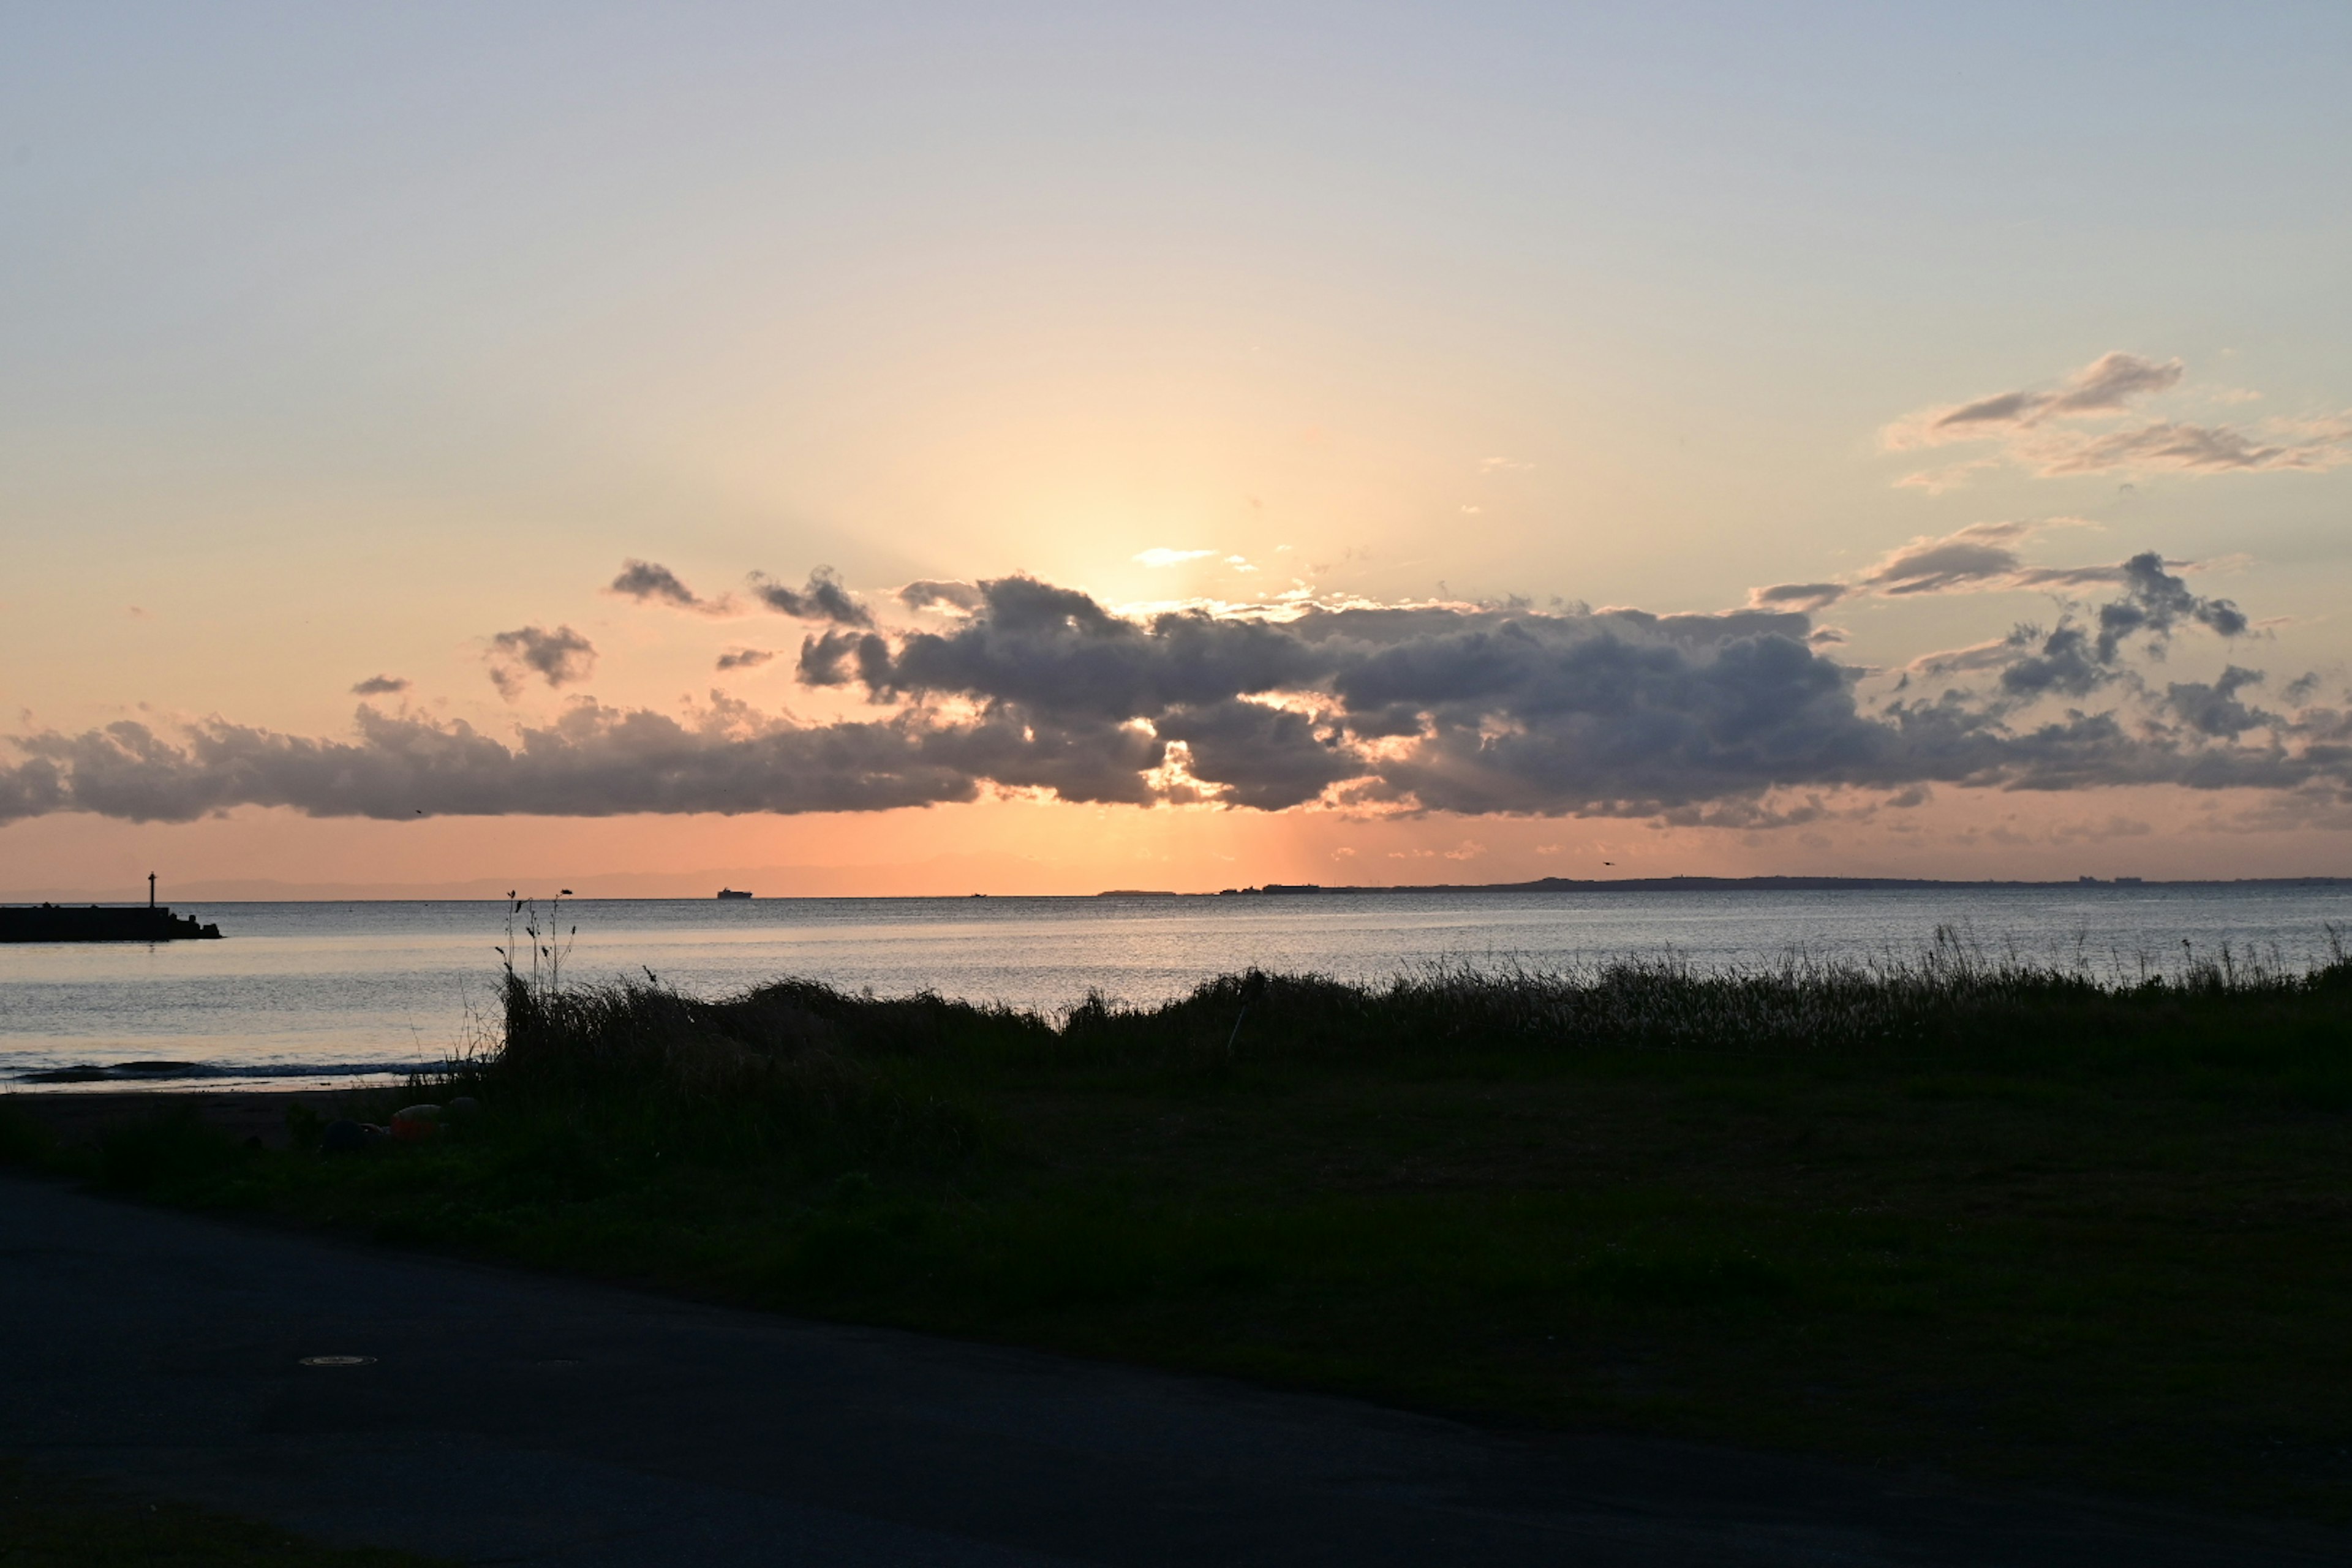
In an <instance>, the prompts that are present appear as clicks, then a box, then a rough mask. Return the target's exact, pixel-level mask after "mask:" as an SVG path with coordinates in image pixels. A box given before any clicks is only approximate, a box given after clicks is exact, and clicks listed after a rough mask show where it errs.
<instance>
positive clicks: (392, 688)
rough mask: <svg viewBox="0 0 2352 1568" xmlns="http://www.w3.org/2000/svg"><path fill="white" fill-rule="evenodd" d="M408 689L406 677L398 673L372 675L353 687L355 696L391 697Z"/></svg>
mask: <svg viewBox="0 0 2352 1568" xmlns="http://www.w3.org/2000/svg"><path fill="white" fill-rule="evenodd" d="M407 689H408V681H407V679H406V678H404V677H402V676H397V675H371V676H369V677H368V678H367V679H365V680H362V681H361V682H360V683H359V684H358V685H356V686H354V687H352V696H354V697H390V696H391V695H393V694H394V692H397V691H405V690H407Z"/></svg>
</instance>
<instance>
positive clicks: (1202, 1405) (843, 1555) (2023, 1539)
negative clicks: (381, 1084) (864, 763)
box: [0, 1179, 2352, 1568]
mask: <svg viewBox="0 0 2352 1568" xmlns="http://www.w3.org/2000/svg"><path fill="white" fill-rule="evenodd" d="M320 1356H341V1357H366V1358H369V1359H368V1360H366V1361H365V1362H363V1363H359V1364H352V1365H336V1366H316V1365H306V1364H304V1362H305V1358H310V1357H320ZM0 1451H10V1452H15V1453H16V1454H20V1455H23V1456H26V1458H29V1459H30V1460H31V1461H32V1462H33V1464H34V1465H35V1466H36V1467H38V1468H47V1469H49V1470H52V1471H55V1472H59V1473H70V1474H75V1475H79V1476H83V1477H89V1478H92V1479H100V1480H107V1481H111V1482H115V1483H118V1484H121V1485H126V1486H128V1487H131V1488H132V1489H137V1490H141V1491H143V1492H146V1493H149V1494H152V1495H161V1496H168V1497H173V1498H179V1499H183V1500H189V1501H194V1502H201V1503H205V1504H207V1505H210V1506H212V1507H215V1508H219V1509H224V1510H229V1511H232V1512H236V1513H239V1514H244V1515H247V1516H248V1517H253V1518H260V1519H268V1520H271V1521H277V1522H278V1523H280V1524H282V1525H285V1526H288V1527H290V1528H292V1529H295V1530H299V1531H304V1532H307V1533H310V1534H311V1535H314V1536H317V1537H319V1538H321V1539H324V1540H327V1541H331V1542H343V1543H352V1544H357V1543H365V1544H372V1545H379V1546H394V1547H403V1548H406V1549H408V1550H411V1551H415V1552H424V1553H426V1554H428V1555H433V1556H439V1557H446V1558H450V1559H454V1560H457V1561H463V1562H468V1563H544V1564H551V1565H553V1564H561V1565H563V1568H588V1565H591V1564H593V1565H598V1568H603V1565H606V1564H637V1563H664V1564H667V1563H689V1564H711V1565H714V1568H723V1565H731V1564H737V1563H745V1564H750V1563H759V1564H803V1563H805V1564H828V1565H833V1564H843V1565H847V1564H856V1565H859V1568H864V1565H866V1564H873V1565H877V1568H879V1565H883V1564H889V1565H893V1568H901V1565H926V1568H928V1565H934V1564H936V1565H939V1568H948V1565H955V1568H965V1565H971V1568H982V1565H986V1568H1014V1565H1016V1564H1020V1565H1041V1568H1042V1565H1044V1564H1049V1563H1060V1564H1070V1563H1118V1564H1154V1565H1156V1564H1186V1565H1192V1564H1258V1563H1265V1564H1275V1563H1280V1564H1307V1563H1314V1564H1333V1565H1339V1564H1347V1565H1349V1568H1361V1565H1381V1564H1447V1563H1463V1564H1470V1563H1475V1564H1480V1565H1482V1568H1511V1565H1515V1564H1522V1563H1579V1564H1583V1563H1591V1564H1611V1565H1615V1564H1641V1565H1643V1568H1661V1565H1665V1564H1675V1565H1682V1564H1706V1565H1708V1568H1744V1565H1750V1564H1753V1565H1764V1564H1772V1565H1783V1564H1808V1565H1819V1564H1880V1563H1969V1564H2041V1563H2050V1564H2058V1563H2064V1564H2083V1563H2129V1564H2133V1565H2135V1568H2169V1565H2173V1564H2190V1563H2197V1564H2205V1563H2212V1564H2222V1563H2227V1564H2231V1565H2233V1568H2252V1565H2260V1564H2270V1563H2278V1564H2285V1563H2297V1564H2302V1563H2345V1562H2352V1535H2347V1534H2342V1533H2336V1532H2330V1531H2320V1530H2317V1529H2315V1528H2310V1527H2302V1526H2294V1525H2284V1524H2283V1525H2276V1526H2271V1525H2263V1524H2258V1523H2252V1522H2232V1521H2217V1520H2212V1519H2208V1518H2204V1517H2201V1516H2193V1515H2187V1514H2178V1513H2171V1512H2166V1511H2163V1510H2152V1509H2147V1508H2144V1507H2139V1506H2128V1505H2121V1504H2116V1505H2104V1504H2100V1503H2097V1502H2094V1501H2088V1500H2056V1499H2052V1498H2047V1497H2022V1496H2006V1495H1994V1494H1989V1493H1985V1492H1981V1491H1975V1490H1971V1489H1964V1488H1961V1487H1958V1486H1956V1485H1953V1484H1950V1483H1948V1482H1946V1481H1940V1480H1938V1479H1935V1478H1932V1477H1924V1476H1918V1475H1896V1474H1891V1473H1881V1472H1873V1471H1865V1470H1859V1469H1850V1468H1842V1467H1837V1466H1832V1465H1826V1464H1820V1463H1814V1462H1811V1461H1804V1460H1795V1459H1787V1458H1772V1457H1766V1456H1759V1455H1753V1454H1746V1453H1740V1452H1737V1451H1732V1450H1727V1449H1720V1448H1711V1447H1701V1446H1696V1445H1687V1444H1675V1443H1664V1442H1651V1441H1646V1440H1641V1439H1633V1438H1626V1437H1622V1436H1565V1437H1559V1436H1540V1437H1534V1436H1512V1435H1508V1434H1498V1433H1494V1432H1489V1431H1483V1430H1479V1429H1476V1428H1473V1427H1469V1426H1461V1425H1458V1424H1455V1423H1452V1422H1448V1421H1443V1420H1437V1419H1433V1418H1430V1417H1426V1416H1421V1415H1408V1414H1402V1413H1399V1412H1395V1411H1390V1410H1383V1409H1380V1408H1377V1407H1374V1406H1370V1405H1360V1404H1356V1403H1352V1402H1349V1401H1346V1400H1339V1399H1325V1398H1317V1397H1311V1396H1304V1395H1295V1394H1276V1393H1269V1392H1266V1391H1264V1390H1259V1389H1253V1388H1250V1387H1246V1386H1244V1385H1240V1384H1232V1383H1226V1382H1222V1381H1217V1380H1212V1379H1203V1378H1189V1377H1176V1376H1169V1375H1163V1374H1160V1373H1148V1372H1140V1371H1137V1370H1134V1369H1130V1368H1125V1367H1118V1366H1108V1365H1101V1364H1097V1363H1087V1362H1079V1361H1072V1360H1067V1359H1064V1358H1060V1357H1055V1356H1048V1355H1040V1354H1033V1353H1029V1352H1021V1351H1013V1350H1004V1349H998V1348H992V1347H988V1346H980V1345H971V1344H964V1343H960V1342H951V1341H946V1340H938V1339H930V1338H926V1337H923V1336H920V1335H915V1334H905V1333H895V1332H889V1331H877V1330H868V1329H856V1328H844V1327H837V1326H833V1325H827V1324H815V1323H808V1322H802V1321H794V1320H792V1319H787V1318H781V1317H775V1316H771V1315H766V1314H761V1313H754V1312H744V1311H735V1310H725V1309H720V1308H715V1307H709V1306H704V1305H698V1304H696V1303H692V1302H685V1301H677V1300H668V1299H666V1298H660V1297H655V1296H648V1295H641V1294H637V1293H634V1292H631V1291H627V1290H622V1289H607V1288H604V1287H599V1286H594V1285H589V1284H583V1283H580V1282H577V1281H573V1280H569V1279H558V1278H550V1277H546V1276H541V1275H534V1274H529V1273H522V1272H516V1271H509V1270H503V1269H495V1268H480V1267H474V1266H471V1265H467V1264H461V1263H453V1262H449V1261H446V1260H440V1259H436V1258H424V1257H418V1256H415V1255H413V1254H407V1253H402V1252H395V1251H388V1250H381V1249H373V1248H368V1247H359V1246H354V1245H343V1244H339V1243H333V1242H327V1241H321V1240H320V1239H318V1238H315V1237H308V1236H303V1235H298V1234H292V1233H288V1232H284V1231H280V1230H276V1229H271V1228H266V1227H262V1226H251V1225H242V1224H234V1223H227V1222H223V1221H217V1220H213V1219H207V1218H203V1217H197V1216H191V1215H181V1214H176V1213H171V1212H168V1211H163V1210H157V1209H152V1208H147V1207H142V1206H139V1205H130V1204H124V1203H118V1202H113V1201H110V1200H107V1199H102V1198H99V1197H95V1196H91V1195H89V1194H83V1193H79V1192H76V1191H73V1190H70V1189H68V1188H66V1187H62V1186H58V1185H55V1184H47V1183H40V1182H35V1181H30V1180H24V1179H0Z"/></svg>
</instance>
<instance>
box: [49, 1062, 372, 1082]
mask: <svg viewBox="0 0 2352 1568" xmlns="http://www.w3.org/2000/svg"><path fill="white" fill-rule="evenodd" d="M415 1070H416V1064H415V1063H414V1062H310V1063H298V1062H269V1063H259V1064H247V1063H242V1062H107V1063H97V1062H87V1063H78V1064H76V1065H74V1066H71V1067H61V1068H37V1069H35V1070H33V1071H31V1072H21V1073H17V1074H16V1075H15V1081H16V1082H18V1083H60V1084H62V1083H173V1082H180V1081H184V1080H188V1079H227V1078H233V1079H280V1078H303V1079H319V1078H383V1077H385V1076H387V1075H389V1076H391V1077H394V1078H404V1077H406V1076H407V1075H408V1074H409V1073H411V1072H414V1071H415Z"/></svg>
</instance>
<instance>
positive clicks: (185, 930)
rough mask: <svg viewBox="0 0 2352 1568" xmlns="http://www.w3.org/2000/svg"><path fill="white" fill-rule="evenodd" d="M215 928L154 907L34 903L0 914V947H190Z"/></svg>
mask: <svg viewBox="0 0 2352 1568" xmlns="http://www.w3.org/2000/svg"><path fill="white" fill-rule="evenodd" d="M219 936H220V927H218V926H216V925H206V924H205V923H203V922H201V921H198V920H197V919H196V918H195V916H194V915H175V914H173V912H172V911H171V910H169V909H168V908H158V907H156V906H154V905H152V904H150V905H132V906H130V907H123V906H119V905H118V906H113V907H108V906H104V905H100V904H89V905H87V906H73V905H66V904H37V905H32V906H19V907H16V908H8V909H0V942H196V941H205V940H217V939H218V938H219Z"/></svg>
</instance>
